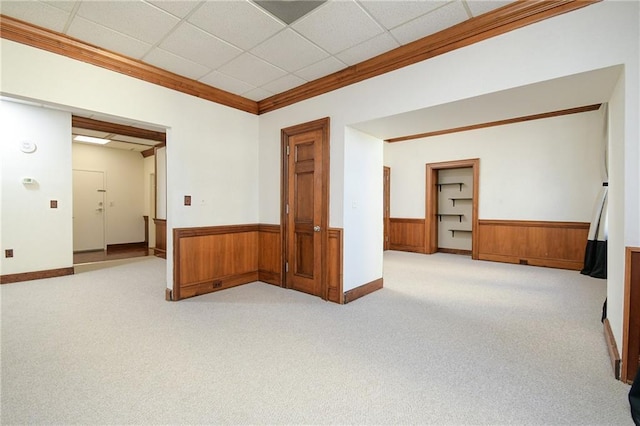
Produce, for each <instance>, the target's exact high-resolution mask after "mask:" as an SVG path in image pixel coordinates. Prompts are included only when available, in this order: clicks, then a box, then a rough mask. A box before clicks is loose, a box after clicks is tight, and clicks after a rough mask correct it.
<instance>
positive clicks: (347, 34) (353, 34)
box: [292, 0, 384, 54]
mask: <svg viewBox="0 0 640 426" xmlns="http://www.w3.org/2000/svg"><path fill="white" fill-rule="evenodd" d="M292 28H293V29H294V30H296V31H298V32H299V33H300V34H302V35H303V36H305V37H306V38H307V39H309V40H311V41H312V42H313V43H315V44H317V45H318V46H320V47H322V48H323V49H325V50H326V51H328V52H329V53H331V54H336V53H339V52H341V51H343V50H345V49H348V48H350V47H353V46H355V45H357V44H360V43H362V42H363V41H365V40H368V39H369V38H371V37H375V36H376V35H378V34H380V33H382V32H383V31H384V30H383V29H382V28H381V27H380V26H379V25H378V24H377V23H376V22H375V21H374V20H373V19H372V18H371V17H370V16H369V15H368V14H367V13H366V12H365V11H364V10H363V9H361V8H360V6H358V5H357V4H356V3H355V2H354V1H352V0H349V1H335V2H329V3H327V4H325V5H323V6H321V7H319V8H318V9H316V10H314V11H313V12H311V13H310V14H309V15H307V16H305V17H304V18H302V19H300V20H299V21H298V22H296V23H295V24H293V25H292Z"/></svg>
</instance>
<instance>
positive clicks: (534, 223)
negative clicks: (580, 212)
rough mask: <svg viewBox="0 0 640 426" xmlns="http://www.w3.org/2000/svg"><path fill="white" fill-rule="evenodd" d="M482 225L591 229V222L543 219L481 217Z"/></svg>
mask: <svg viewBox="0 0 640 426" xmlns="http://www.w3.org/2000/svg"><path fill="white" fill-rule="evenodd" d="M479 223H480V225H494V226H511V227H513V226H517V227H523V228H562V229H587V230H588V229H589V226H590V224H589V222H556V221H548V222H547V221H542V220H496V219H481V220H480V221H479Z"/></svg>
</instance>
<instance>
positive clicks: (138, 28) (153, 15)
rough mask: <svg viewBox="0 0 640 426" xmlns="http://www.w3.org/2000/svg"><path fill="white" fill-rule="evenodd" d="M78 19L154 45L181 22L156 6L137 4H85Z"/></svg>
mask: <svg viewBox="0 0 640 426" xmlns="http://www.w3.org/2000/svg"><path fill="white" fill-rule="evenodd" d="M78 15H79V16H81V17H83V18H86V19H89V20H90V21H93V22H96V23H98V24H101V25H104V26H105V27H107V28H111V29H112V30H115V31H119V32H121V33H124V34H127V35H128V36H131V37H133V38H137V39H139V40H142V41H144V42H146V43H151V44H155V43H157V42H159V41H160V40H162V38H163V37H164V36H165V35H166V34H167V33H168V32H169V31H170V30H171V29H172V28H173V27H174V26H175V25H176V24H177V23H178V21H179V20H178V18H176V17H175V16H172V15H170V14H169V13H167V12H165V11H163V10H161V9H158V8H157V7H155V6H152V5H150V4H148V3H144V2H134V1H83V2H82V3H81V4H80V8H79V9H78Z"/></svg>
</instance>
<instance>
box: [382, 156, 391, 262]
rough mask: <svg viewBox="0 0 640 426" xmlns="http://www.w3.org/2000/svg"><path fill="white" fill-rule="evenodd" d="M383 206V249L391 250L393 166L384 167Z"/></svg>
mask: <svg viewBox="0 0 640 426" xmlns="http://www.w3.org/2000/svg"><path fill="white" fill-rule="evenodd" d="M382 203H383V206H382V222H383V228H384V231H383V233H384V244H383V250H389V218H390V217H391V216H390V210H391V206H390V204H391V168H390V167H384V170H383V202H382Z"/></svg>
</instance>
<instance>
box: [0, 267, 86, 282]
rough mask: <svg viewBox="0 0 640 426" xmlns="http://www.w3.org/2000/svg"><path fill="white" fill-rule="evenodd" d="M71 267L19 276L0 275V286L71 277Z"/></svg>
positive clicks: (23, 273)
mask: <svg viewBox="0 0 640 426" xmlns="http://www.w3.org/2000/svg"><path fill="white" fill-rule="evenodd" d="M73 274H74V269H73V267H68V268H58V269H46V270H43V271H34V272H22V273H19V274H7V275H0V284H10V283H17V282H21V281H31V280H40V279H43V278H55V277H63V276H65V275H73Z"/></svg>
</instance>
